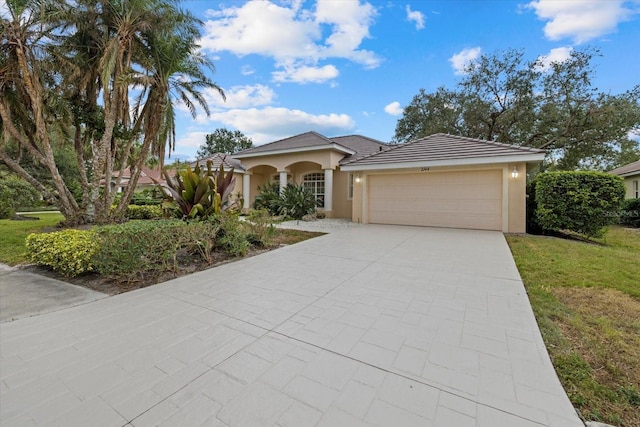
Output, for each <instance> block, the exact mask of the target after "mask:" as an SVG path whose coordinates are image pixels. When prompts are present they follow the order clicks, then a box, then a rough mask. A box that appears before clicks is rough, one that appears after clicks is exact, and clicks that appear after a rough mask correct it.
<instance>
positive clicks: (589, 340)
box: [507, 227, 640, 426]
mask: <svg viewBox="0 0 640 427" xmlns="http://www.w3.org/2000/svg"><path fill="white" fill-rule="evenodd" d="M507 240H508V242H509V245H510V247H511V251H512V253H513V256H514V258H515V260H516V264H517V265H518V269H519V270H520V275H521V276H522V279H523V281H524V283H525V286H526V288H527V292H528V294H529V299H530V301H531V305H532V307H533V310H534V312H535V315H536V318H537V320H538V324H539V325H540V330H541V331H542V335H543V338H544V340H545V343H546V345H547V349H548V351H549V354H550V355H551V359H552V361H553V363H554V366H555V368H556V371H557V372H558V376H559V377H560V380H561V381H562V383H563V385H564V387H565V390H566V391H567V394H568V395H569V397H570V398H571V400H572V402H573V403H574V405H575V406H576V407H577V408H578V409H579V410H580V411H581V412H582V414H583V415H584V416H585V417H586V418H587V419H589V420H595V421H603V422H608V423H611V424H615V425H618V426H639V425H640V230H637V229H625V228H622V227H613V228H611V229H610V230H609V232H608V233H607V235H606V236H605V238H604V239H602V240H599V241H598V242H581V241H576V240H566V239H560V238H555V237H545V236H509V237H508V238H507Z"/></svg>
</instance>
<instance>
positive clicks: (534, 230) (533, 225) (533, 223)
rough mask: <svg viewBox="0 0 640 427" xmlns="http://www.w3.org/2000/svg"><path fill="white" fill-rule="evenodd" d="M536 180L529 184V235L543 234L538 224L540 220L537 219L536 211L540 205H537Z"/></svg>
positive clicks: (527, 212) (527, 211)
mask: <svg viewBox="0 0 640 427" xmlns="http://www.w3.org/2000/svg"><path fill="white" fill-rule="evenodd" d="M536 183H537V181H536V178H534V179H532V180H531V182H529V183H528V184H527V210H526V215H527V219H526V221H527V233H529V234H542V233H543V231H544V230H543V229H542V227H540V224H538V219H537V218H536V209H537V207H538V205H537V204H536Z"/></svg>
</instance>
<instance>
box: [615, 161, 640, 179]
mask: <svg viewBox="0 0 640 427" xmlns="http://www.w3.org/2000/svg"><path fill="white" fill-rule="evenodd" d="M609 173H612V174H614V175H618V176H622V177H624V176H630V175H636V174H640V160H638V161H636V162H633V163H629V164H628V165H624V166H621V167H619V168H617V169H614V170H612V171H610V172H609Z"/></svg>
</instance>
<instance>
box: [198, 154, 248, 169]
mask: <svg viewBox="0 0 640 427" xmlns="http://www.w3.org/2000/svg"><path fill="white" fill-rule="evenodd" d="M209 160H211V161H212V162H213V165H212V166H213V170H218V168H219V167H220V165H221V164H224V167H225V169H226V170H229V169H231V168H234V169H235V171H236V172H244V171H246V170H247V168H246V167H245V166H244V165H243V164H242V163H241V162H240V160H238V159H234V158H233V157H231V156H230V155H228V154H224V153H216V154H214V155H213V156H210V157H205V158H204V159H198V160H196V161H195V162H191V163H189V166H191V167H192V168H195V167H196V165H197V164H200V167H201V168H205V169H206V167H207V162H208V161H209Z"/></svg>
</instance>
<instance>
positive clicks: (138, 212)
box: [124, 205, 163, 219]
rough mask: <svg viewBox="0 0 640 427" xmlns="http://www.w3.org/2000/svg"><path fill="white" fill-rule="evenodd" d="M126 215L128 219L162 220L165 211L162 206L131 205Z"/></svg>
mask: <svg viewBox="0 0 640 427" xmlns="http://www.w3.org/2000/svg"><path fill="white" fill-rule="evenodd" d="M124 215H125V217H127V218H128V219H160V218H162V217H163V211H162V207H161V206H160V205H129V206H127V211H126V212H125V214H124Z"/></svg>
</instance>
